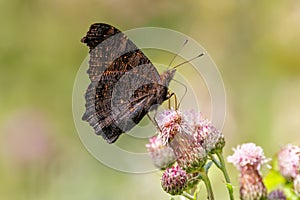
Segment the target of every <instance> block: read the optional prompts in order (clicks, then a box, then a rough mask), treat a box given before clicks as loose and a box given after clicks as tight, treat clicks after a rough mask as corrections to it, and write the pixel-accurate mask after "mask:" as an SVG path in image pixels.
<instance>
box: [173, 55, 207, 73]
mask: <svg viewBox="0 0 300 200" xmlns="http://www.w3.org/2000/svg"><path fill="white" fill-rule="evenodd" d="M204 55H205V53H204V52H202V53H201V54H199V55H198V56H196V57H194V58H191V59H190V60H187V61H184V62H182V63H180V64H178V65H176V66H175V67H173V69H176V68H177V67H179V66H181V65H184V64H186V63H189V62H191V61H193V60H195V59H197V58H200V57H202V56H204Z"/></svg>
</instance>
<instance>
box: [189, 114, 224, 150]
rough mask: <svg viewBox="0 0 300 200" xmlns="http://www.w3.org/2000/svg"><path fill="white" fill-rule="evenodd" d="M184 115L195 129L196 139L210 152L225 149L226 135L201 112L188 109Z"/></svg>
mask: <svg viewBox="0 0 300 200" xmlns="http://www.w3.org/2000/svg"><path fill="white" fill-rule="evenodd" d="M183 116H184V119H185V121H187V122H188V124H189V126H190V127H191V129H192V130H193V135H194V137H195V140H196V141H197V142H198V143H199V145H201V146H202V147H203V148H204V149H205V150H206V152H207V153H208V154H213V153H215V152H216V151H217V150H220V151H221V150H222V149H223V147H224V146H225V139H224V135H223V134H222V133H221V132H220V131H219V130H218V129H217V128H216V127H215V126H214V125H213V124H212V122H211V121H210V120H208V119H207V118H205V117H204V116H203V115H202V113H201V112H196V111H194V110H192V111H187V112H185V113H184V115H183Z"/></svg>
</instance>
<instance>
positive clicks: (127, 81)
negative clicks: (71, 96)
mask: <svg viewBox="0 0 300 200" xmlns="http://www.w3.org/2000/svg"><path fill="white" fill-rule="evenodd" d="M81 41H82V42H83V43H86V44H87V46H88V47H89V48H90V60H89V69H88V71H87V73H88V75H89V78H90V80H91V83H90V85H89V86H88V89H87V91H86V94H85V99H86V104H85V107H86V111H85V113H84V115H83V117H82V119H83V120H85V121H87V122H88V123H89V124H90V125H91V126H92V127H93V128H94V130H95V132H96V134H98V135H102V136H103V138H104V139H105V140H106V141H107V142H108V143H113V142H115V141H116V140H117V139H118V137H119V135H121V134H122V133H123V132H126V131H129V130H131V129H132V128H133V127H134V126H135V125H136V124H137V123H139V121H140V120H141V119H142V118H143V117H144V116H145V115H146V114H147V113H148V111H149V110H150V108H151V107H152V106H153V105H156V104H161V103H162V102H163V101H164V100H166V99H167V98H168V95H167V93H168V88H167V86H168V84H169V82H170V81H171V79H172V78H173V76H174V73H175V71H167V72H166V73H164V74H162V75H159V74H158V72H157V70H156V68H155V67H154V66H153V64H152V63H151V62H150V60H149V59H148V58H147V57H146V56H145V55H144V54H143V52H142V51H141V50H139V49H138V48H137V47H136V45H135V44H134V43H133V42H132V41H131V40H129V39H128V37H127V36H126V35H124V34H123V33H121V32H120V31H119V30H118V29H116V28H115V27H113V26H110V25H107V24H103V23H96V24H93V25H91V27H90V30H89V31H88V33H87V35H86V36H85V37H84V38H83V39H82V40H81Z"/></svg>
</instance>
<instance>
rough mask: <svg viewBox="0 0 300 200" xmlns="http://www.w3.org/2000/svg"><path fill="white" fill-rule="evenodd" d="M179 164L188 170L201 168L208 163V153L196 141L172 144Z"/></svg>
mask: <svg viewBox="0 0 300 200" xmlns="http://www.w3.org/2000/svg"><path fill="white" fill-rule="evenodd" d="M172 146H173V149H174V152H175V155H176V158H177V163H178V165H179V166H180V167H181V168H182V169H184V170H185V171H187V172H194V171H197V170H199V169H201V168H202V167H203V166H204V164H205V163H206V159H207V153H206V151H205V149H204V148H203V147H202V146H199V145H198V144H197V143H196V142H195V141H193V140H191V142H188V140H186V141H185V142H183V143H181V144H180V143H177V144H176V145H174V144H172Z"/></svg>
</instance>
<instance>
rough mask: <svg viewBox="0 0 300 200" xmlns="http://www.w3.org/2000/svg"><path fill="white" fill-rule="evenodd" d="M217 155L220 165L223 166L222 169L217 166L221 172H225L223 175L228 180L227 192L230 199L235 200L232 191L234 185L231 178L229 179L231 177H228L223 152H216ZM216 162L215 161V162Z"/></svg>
mask: <svg viewBox="0 0 300 200" xmlns="http://www.w3.org/2000/svg"><path fill="white" fill-rule="evenodd" d="M216 155H217V157H218V158H219V162H220V163H219V164H220V166H221V168H220V167H219V166H218V165H217V167H218V168H219V169H221V171H222V172H223V175H224V177H225V180H226V186H227V190H228V193H229V197H230V200H234V197H233V189H232V185H231V182H230V178H229V175H228V172H227V169H226V166H225V160H224V157H223V155H222V151H217V152H216ZM213 162H215V161H213Z"/></svg>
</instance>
